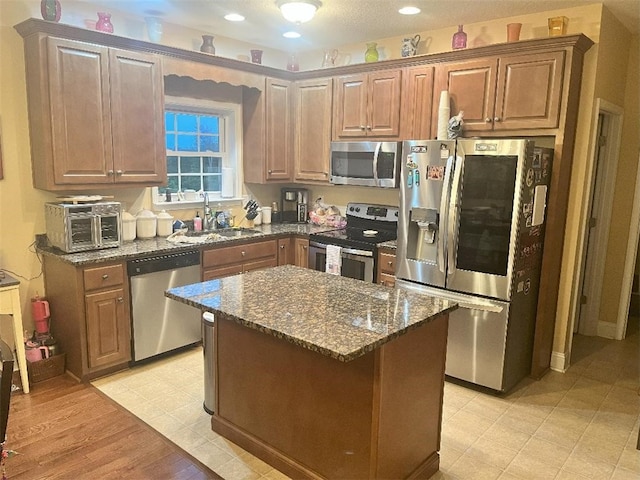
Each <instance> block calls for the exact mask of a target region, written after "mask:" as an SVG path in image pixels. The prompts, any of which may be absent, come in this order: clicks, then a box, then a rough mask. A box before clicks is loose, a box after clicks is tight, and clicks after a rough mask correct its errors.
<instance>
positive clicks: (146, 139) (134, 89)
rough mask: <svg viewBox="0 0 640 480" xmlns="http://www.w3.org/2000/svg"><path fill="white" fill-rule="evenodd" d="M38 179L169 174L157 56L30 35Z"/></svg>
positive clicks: (146, 179) (108, 181) (70, 183)
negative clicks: (167, 170) (167, 171)
mask: <svg viewBox="0 0 640 480" xmlns="http://www.w3.org/2000/svg"><path fill="white" fill-rule="evenodd" d="M25 52H26V63H27V94H28V98H29V123H30V130H31V145H32V162H33V179H34V186H35V187H36V188H41V189H44V190H52V191H55V190H74V189H75V190H77V189H84V188H87V187H91V186H93V187H98V186H104V185H114V184H125V183H126V184H129V183H134V184H137V185H157V184H161V183H163V182H165V181H166V154H165V151H166V150H165V146H164V115H163V112H164V104H163V103H164V102H163V99H164V94H163V78H162V72H161V70H160V61H159V57H158V56H157V55H154V54H149V53H140V52H130V51H125V50H119V49H113V48H108V47H103V46H100V45H95V44H90V43H84V42H78V41H75V40H67V39H61V38H56V37H42V38H39V37H35V38H34V37H30V38H28V39H26V40H25Z"/></svg>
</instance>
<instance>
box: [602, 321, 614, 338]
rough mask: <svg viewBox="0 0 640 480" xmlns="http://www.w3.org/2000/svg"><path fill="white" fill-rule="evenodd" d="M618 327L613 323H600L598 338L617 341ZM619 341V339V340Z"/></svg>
mask: <svg viewBox="0 0 640 480" xmlns="http://www.w3.org/2000/svg"><path fill="white" fill-rule="evenodd" d="M617 330H618V325H617V324H616V323H611V322H602V321H599V322H598V336H599V337H603V338H611V339H613V340H616V339H617V338H616V336H617ZM617 340H619V339H617Z"/></svg>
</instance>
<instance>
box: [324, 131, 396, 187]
mask: <svg viewBox="0 0 640 480" xmlns="http://www.w3.org/2000/svg"><path fill="white" fill-rule="evenodd" d="M401 151H402V143H401V142H331V165H330V167H331V176H330V179H329V180H330V182H331V183H333V184H336V185H361V186H367V187H385V188H398V187H399V186H400V183H399V174H400V162H399V156H400V152H401Z"/></svg>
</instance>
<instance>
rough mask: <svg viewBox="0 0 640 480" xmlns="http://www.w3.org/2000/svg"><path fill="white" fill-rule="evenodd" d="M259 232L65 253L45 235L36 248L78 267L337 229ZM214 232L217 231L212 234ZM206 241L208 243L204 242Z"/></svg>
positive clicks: (303, 226)
mask: <svg viewBox="0 0 640 480" xmlns="http://www.w3.org/2000/svg"><path fill="white" fill-rule="evenodd" d="M251 230H256V231H257V232H258V233H252V234H248V235H243V236H242V237H220V238H208V239H205V238H204V237H193V238H194V243H172V242H170V241H168V240H167V238H166V237H153V238H148V239H136V240H133V241H131V242H123V243H122V246H120V247H117V248H105V249H103V250H91V251H87V252H78V253H64V252H63V251H62V250H60V249H58V248H55V247H52V246H50V245H49V244H48V242H47V238H46V235H38V236H36V240H37V249H38V252H39V253H42V254H43V255H51V256H55V257H57V258H58V259H59V260H62V261H63V262H66V263H70V264H72V265H76V266H82V265H89V264H94V263H105V262H115V261H121V260H131V259H133V258H136V257H140V256H144V255H151V254H164V253H171V252H183V251H186V250H193V249H202V248H211V247H214V246H222V245H224V244H229V245H231V244H234V243H238V242H240V241H246V240H252V241H255V240H260V239H264V240H267V239H269V238H276V237H278V236H284V235H309V234H312V233H320V232H326V231H328V230H335V227H324V226H319V225H313V224H310V223H277V224H276V223H272V224H270V225H260V226H257V227H252V228H251ZM212 233H215V230H213V231H212ZM205 240H206V241H205Z"/></svg>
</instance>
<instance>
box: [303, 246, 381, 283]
mask: <svg viewBox="0 0 640 480" xmlns="http://www.w3.org/2000/svg"><path fill="white" fill-rule="evenodd" d="M340 256H341V257H342V267H341V269H340V275H342V276H343V277H349V278H355V279H357V280H363V281H365V282H373V271H374V257H373V252H370V251H367V250H358V249H352V248H345V247H342V250H341V252H340ZM326 264H327V246H326V245H325V244H322V243H317V242H310V243H309V268H311V269H313V270H318V271H320V272H324V271H326Z"/></svg>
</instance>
